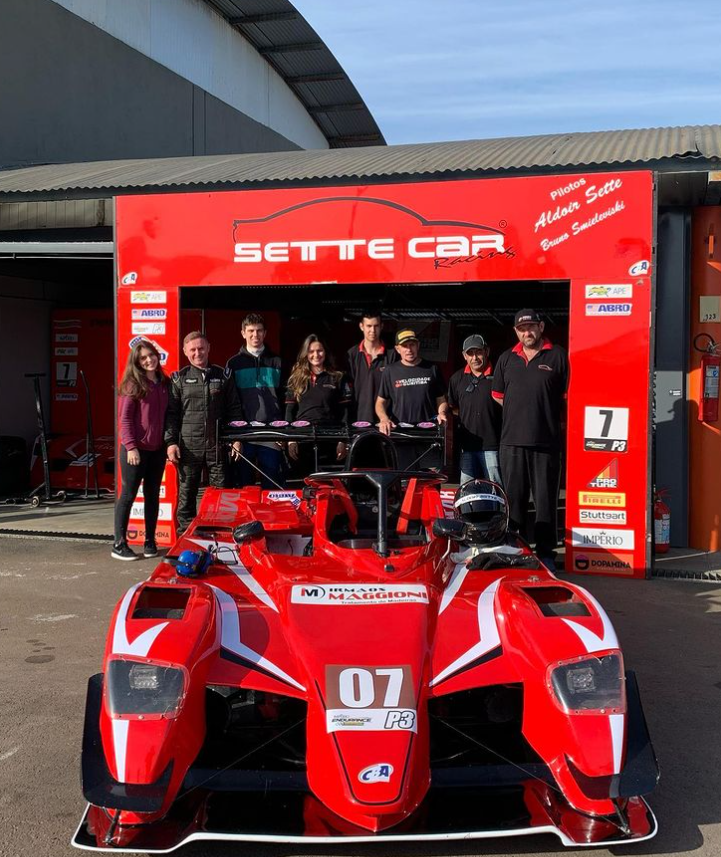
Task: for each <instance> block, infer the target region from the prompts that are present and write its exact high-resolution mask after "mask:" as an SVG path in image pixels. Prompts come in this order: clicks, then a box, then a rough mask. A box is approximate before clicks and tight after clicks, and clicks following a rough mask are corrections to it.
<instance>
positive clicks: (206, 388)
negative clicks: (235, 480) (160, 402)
mask: <svg viewBox="0 0 721 857" xmlns="http://www.w3.org/2000/svg"><path fill="white" fill-rule="evenodd" d="M242 419H243V408H242V406H241V404H240V400H239V399H238V393H237V390H236V389H235V382H234V381H233V376H232V374H231V372H230V371H229V370H227V369H223V368H222V366H216V365H214V364H211V365H210V366H208V368H207V369H198V368H196V367H195V366H186V367H185V368H184V369H181V370H180V371H179V372H173V375H172V377H171V381H170V397H169V401H168V410H167V412H166V415H165V442H166V444H167V445H168V446H171V445H173V444H177V445H178V446H179V447H180V467H179V473H180V486H179V490H178V525H179V527H181V528H182V529H185V527H187V526H188V524H190V522H191V521H192V520H193V518H194V517H195V515H196V512H197V507H196V500H197V497H198V488H199V486H200V477H201V474H202V471H203V467H204V466H207V468H208V479H209V481H210V484H211V485H212V486H214V487H215V488H222V487H224V485H225V456H224V454H223V451H222V450H216V421H217V420H220V422H221V424H222V423H226V422H230V421H231V420H242ZM216 452H217V453H218V454H217V455H216Z"/></svg>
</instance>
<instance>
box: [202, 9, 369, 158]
mask: <svg viewBox="0 0 721 857" xmlns="http://www.w3.org/2000/svg"><path fill="white" fill-rule="evenodd" d="M205 3H207V5H208V6H211V7H212V8H213V9H214V10H215V11H216V12H217V13H218V14H219V15H222V17H223V18H225V20H226V21H228V23H229V24H230V25H231V26H233V27H235V28H236V29H237V30H239V32H240V33H241V34H242V35H243V37H244V38H245V39H246V40H247V41H248V42H250V44H251V45H253V47H254V48H255V49H256V50H257V51H258V52H259V53H260V54H262V55H263V56H264V57H265V60H266V62H268V64H269V65H271V66H272V67H273V68H274V69H275V71H276V72H278V74H279V75H280V76H281V77H282V78H283V80H284V81H285V82H286V83H287V84H288V86H289V87H290V88H291V89H292V90H293V92H295V94H296V96H297V97H298V99H299V100H300V101H301V103H302V104H303V105H304V106H305V107H306V109H307V110H308V111H309V113H310V114H311V116H312V117H313V119H314V120H315V123H316V124H317V125H318V127H319V128H320V129H321V131H322V132H323V134H324V135H325V137H326V139H327V140H328V143H329V145H330V147H331V148H343V147H346V146H365V145H381V144H383V143H385V140H384V138H383V134H382V133H381V131H380V128H379V127H378V125H377V123H376V121H375V119H374V118H373V116H372V115H371V112H370V110H368V107H367V106H366V104H365V102H364V101H363V99H362V98H361V96H360V95H359V93H358V90H357V89H356V88H355V86H354V85H353V82H352V81H351V79H350V78H349V77H348V75H347V74H346V73H345V71H343V68H342V66H341V65H340V63H339V62H338V60H337V59H336V58H335V56H334V55H333V53H332V51H331V50H330V49H329V48H328V47H327V46H326V44H325V43H324V42H323V40H322V39H321V38H320V36H319V35H318V33H316V31H315V30H314V29H313V27H311V25H310V24H309V23H308V22H307V21H306V20H305V18H304V17H303V16H302V15H301V14H300V12H299V11H298V10H297V9H296V8H295V6H293V4H292V3H290V2H289V0H205ZM329 81H332V82H333V83H334V84H335V85H334V86H333V88H332V89H328V87H327V84H328V82H329Z"/></svg>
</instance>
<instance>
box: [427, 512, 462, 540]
mask: <svg viewBox="0 0 721 857" xmlns="http://www.w3.org/2000/svg"><path fill="white" fill-rule="evenodd" d="M433 535H434V536H436V538H439V539H452V540H453V541H454V542H460V541H463V539H464V538H465V537H466V525H465V524H464V523H463V521H459V520H458V518H436V519H435V521H433Z"/></svg>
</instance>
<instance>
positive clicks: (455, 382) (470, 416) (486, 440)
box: [448, 333, 503, 485]
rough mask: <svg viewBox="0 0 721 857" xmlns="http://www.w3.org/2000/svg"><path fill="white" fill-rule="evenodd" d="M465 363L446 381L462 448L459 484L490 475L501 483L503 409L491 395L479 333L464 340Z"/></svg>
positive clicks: (488, 366)
mask: <svg viewBox="0 0 721 857" xmlns="http://www.w3.org/2000/svg"><path fill="white" fill-rule="evenodd" d="M463 359H464V360H465V361H466V365H465V367H464V368H463V369H459V370H458V371H457V372H456V373H455V374H454V375H452V376H451V380H450V382H449V384H448V407H449V408H451V409H452V410H453V413H454V414H457V415H458V418H459V420H458V431H457V434H456V437H457V439H458V442H459V445H460V448H461V485H463V483H464V482H468V481H469V480H471V479H490V480H491V482H496V483H497V484H498V485H503V481H502V479H501V468H500V465H499V461H498V440H499V438H500V435H501V415H502V411H501V408H500V407H499V405H498V403H497V402H496V401H495V400H494V399H493V397H492V395H491V387H492V385H493V370H492V367H491V363H490V361H489V359H488V345H487V344H486V340H485V339H484V338H483V337H482V336H481V335H480V334H479V333H474V334H473V335H472V336H467V337H466V338H465V340H464V341H463Z"/></svg>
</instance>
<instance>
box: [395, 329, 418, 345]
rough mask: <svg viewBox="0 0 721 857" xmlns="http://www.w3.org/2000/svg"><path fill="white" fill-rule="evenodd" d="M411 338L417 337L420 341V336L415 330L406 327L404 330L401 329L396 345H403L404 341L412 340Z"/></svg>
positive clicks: (397, 334) (397, 335)
mask: <svg viewBox="0 0 721 857" xmlns="http://www.w3.org/2000/svg"><path fill="white" fill-rule="evenodd" d="M411 339H415V340H416V342H418V336H417V335H416V332H415V330H409V329H408V328H405V329H404V330H399V331H398V333H396V345H403V343H404V342H410V340H411Z"/></svg>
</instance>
